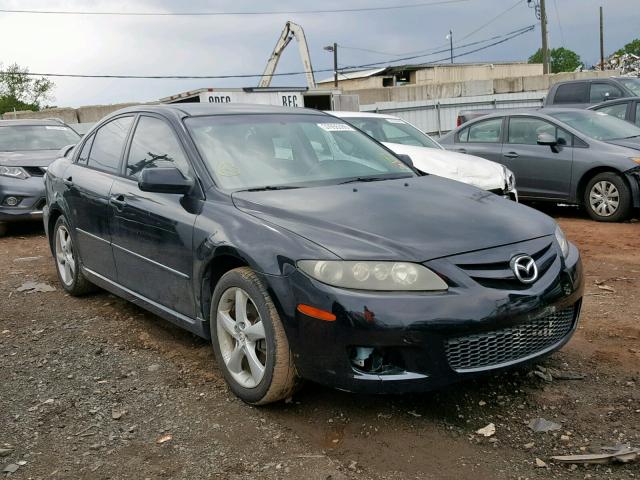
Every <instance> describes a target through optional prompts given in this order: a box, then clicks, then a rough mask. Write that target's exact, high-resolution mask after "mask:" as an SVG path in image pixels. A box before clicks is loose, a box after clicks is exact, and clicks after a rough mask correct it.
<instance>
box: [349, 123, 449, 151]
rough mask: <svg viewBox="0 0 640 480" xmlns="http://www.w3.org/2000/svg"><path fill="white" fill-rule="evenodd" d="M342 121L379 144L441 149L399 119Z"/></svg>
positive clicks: (424, 135) (433, 141) (434, 142)
mask: <svg viewBox="0 0 640 480" xmlns="http://www.w3.org/2000/svg"><path fill="white" fill-rule="evenodd" d="M344 120H345V121H346V122H349V123H350V124H351V125H355V126H356V127H358V128H359V129H360V130H362V131H363V132H365V133H366V134H367V135H371V136H372V137H373V138H375V139H376V140H378V141H379V142H387V143H400V144H402V145H414V146H416V147H427V148H442V147H441V146H440V145H438V143H437V142H436V141H435V140H432V139H431V138H430V137H429V136H427V135H426V134H424V133H422V132H421V131H420V130H418V129H417V128H416V127H414V126H413V125H409V124H408V123H407V122H405V121H404V120H400V119H399V118H384V117H347V118H345V119H344Z"/></svg>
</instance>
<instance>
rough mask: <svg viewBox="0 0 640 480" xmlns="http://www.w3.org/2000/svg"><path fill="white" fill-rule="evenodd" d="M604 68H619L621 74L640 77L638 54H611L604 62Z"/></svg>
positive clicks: (639, 57)
mask: <svg viewBox="0 0 640 480" xmlns="http://www.w3.org/2000/svg"><path fill="white" fill-rule="evenodd" d="M604 69H605V70H619V71H620V73H621V74H622V75H625V76H629V77H640V56H638V55H634V54H633V53H625V54H622V55H616V54H613V55H611V56H610V57H609V58H607V59H606V60H605V62H604Z"/></svg>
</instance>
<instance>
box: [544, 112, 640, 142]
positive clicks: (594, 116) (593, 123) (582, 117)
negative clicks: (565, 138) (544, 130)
mask: <svg viewBox="0 0 640 480" xmlns="http://www.w3.org/2000/svg"><path fill="white" fill-rule="evenodd" d="M550 116H552V117H554V118H556V119H558V120H560V121H561V122H564V123H566V124H567V125H569V126H570V127H573V128H575V129H576V130H578V131H579V132H581V133H584V134H585V135H587V136H588V137H591V138H595V139H596V140H604V141H606V140H620V139H623V138H633V137H638V136H640V128H638V127H636V126H635V125H633V124H631V123H628V122H625V121H624V120H620V119H619V118H616V117H613V116H611V115H607V114H606V113H602V112H593V111H590V110H583V111H566V112H554V113H551V114H550Z"/></svg>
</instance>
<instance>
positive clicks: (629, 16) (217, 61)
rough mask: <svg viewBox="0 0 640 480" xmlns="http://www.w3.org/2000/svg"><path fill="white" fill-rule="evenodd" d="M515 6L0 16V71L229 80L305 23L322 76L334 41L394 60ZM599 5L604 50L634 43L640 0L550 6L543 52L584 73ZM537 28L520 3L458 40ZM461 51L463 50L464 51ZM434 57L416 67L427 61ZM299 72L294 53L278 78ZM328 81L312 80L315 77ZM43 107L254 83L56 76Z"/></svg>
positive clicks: (349, 60) (195, 3) (247, 5)
mask: <svg viewBox="0 0 640 480" xmlns="http://www.w3.org/2000/svg"><path fill="white" fill-rule="evenodd" d="M420 1H423V2H424V1H425V0H386V1H384V0H322V1H314V2H310V1H295V0H271V1H264V0H262V1H258V0H245V1H242V0H241V1H230V0H219V1H213V0H211V1H204V0H192V1H189V2H178V1H175V0H174V1H170V0H130V1H116V0H94V1H89V0H72V1H69V0H47V1H44V0H10V1H7V0H0V8H7V9H10V8H19V9H48V10H53V9H56V10H91V11H119V12H127V11H130V12H131V11H158V12H180V11H182V12H184V11H207V10H208V11H236V12H237V11H255V10H261V11H264V10H272V11H273V10H287V9H288V10H301V9H318V8H321V9H330V8H352V7H353V8H357V7H371V6H389V5H392V4H394V3H396V4H410V3H420ZM513 4H515V0H467V1H464V2H461V3H452V4H449V5H440V6H430V7H421V8H411V9H403V10H389V11H382V12H380V11H378V12H359V13H338V14H295V15H263V16H221V17H128V16H117V17H113V16H66V15H65V16H62V15H25V14H10V13H0V32H1V33H0V35H1V36H2V42H1V43H2V56H1V57H0V60H1V61H2V62H3V63H4V64H9V63H13V62H17V63H18V64H20V65H21V66H25V67H28V68H29V69H30V70H31V71H32V72H43V73H44V72H46V73H81V74H134V75H189V74H191V75H232V74H254V73H262V71H263V69H264V67H265V63H266V60H267V58H268V56H269V55H270V53H271V50H272V49H273V46H274V44H275V42H276V39H277V37H278V36H279V35H280V32H281V30H282V28H283V26H284V23H285V22H286V21H287V20H293V21H295V22H297V23H299V24H301V25H302V26H303V27H304V30H305V33H306V36H307V40H308V42H309V49H310V51H311V59H312V62H313V66H314V69H317V70H321V69H330V68H331V66H332V61H333V60H332V56H331V53H329V52H326V51H324V50H323V49H322V47H323V46H324V45H327V44H330V43H333V42H337V43H338V44H339V45H344V46H345V47H356V48H364V49H370V50H376V51H381V52H388V53H398V54H402V53H405V52H415V51H423V50H428V49H432V48H435V47H440V46H443V44H444V45H446V44H447V42H448V41H447V40H446V39H445V36H446V34H447V33H448V31H449V29H450V28H451V29H452V30H453V32H454V40H456V39H461V38H463V37H465V36H466V35H468V34H469V33H471V32H473V31H474V30H475V29H476V28H478V27H479V26H480V25H482V24H484V23H485V22H487V21H489V20H490V19H491V18H493V17H495V16H496V15H497V14H499V13H500V12H502V11H504V10H506V9H508V8H509V7H510V6H511V5H513ZM600 5H603V6H604V9H605V51H606V53H610V52H612V51H614V50H616V49H618V48H620V47H621V46H623V45H624V44H625V43H628V42H629V41H631V40H632V39H633V38H634V37H638V36H640V34H639V30H638V25H640V0H547V10H548V18H549V30H550V44H551V46H552V47H558V46H565V47H567V48H570V49H572V50H575V51H576V52H577V53H578V54H579V55H580V56H581V57H582V59H583V61H584V62H585V63H587V64H589V65H591V64H593V63H596V62H598V60H599V59H598V57H599V41H598V7H599V6H600ZM534 23H536V19H535V16H534V12H533V10H532V9H530V8H527V5H526V1H524V0H523V3H522V4H520V5H518V6H517V7H515V8H514V9H512V10H511V11H510V12H508V13H507V14H505V15H504V16H502V17H501V18H500V19H499V20H497V21H495V22H494V23H492V24H491V25H489V26H487V27H486V28H484V29H482V30H480V31H479V32H477V33H475V34H474V35H473V36H471V37H469V38H468V39H466V40H464V42H463V43H468V42H473V41H477V40H483V39H486V38H489V37H492V36H494V35H499V34H503V33H507V32H509V31H512V30H515V29H517V28H520V27H524V26H527V25H530V24H534ZM539 45H540V30H539V28H536V30H535V31H533V32H530V33H527V34H525V35H523V36H520V37H518V38H516V39H514V40H512V41H509V42H507V43H504V44H502V45H498V46H495V47H493V48H490V49H487V50H484V51H482V52H478V53H475V54H472V55H469V56H466V57H462V58H459V59H457V60H456V61H457V62H470V61H480V62H485V61H486V62H491V61H501V60H503V61H504V60H523V59H526V58H527V57H528V56H529V55H531V54H532V53H533V52H534V51H535V50H536V49H537V48H538V47H539ZM463 50H464V49H461V51H463ZM339 53H340V57H339V63H340V64H341V65H358V64H362V63H370V62H379V61H386V60H391V59H392V58H393V57H391V56H389V55H382V54H377V53H370V52H364V51H360V50H350V49H347V48H344V49H339ZM443 56H446V54H444V55H443V54H438V55H435V56H431V57H424V58H421V59H417V60H415V62H420V61H423V62H427V61H433V60H437V59H440V58H442V57H443ZM301 69H302V66H301V63H300V59H299V57H298V52H297V49H296V48H295V45H293V44H292V45H291V46H290V47H289V49H288V50H287V51H286V52H285V54H284V55H283V58H282V60H281V62H280V65H279V67H278V70H277V72H292V71H294V72H295V71H300V70H301ZM330 75H331V73H317V74H316V78H317V79H322V78H326V77H327V76H330ZM54 81H55V83H56V87H55V90H54V97H55V98H54V100H53V102H52V103H54V104H56V105H58V106H80V105H90V104H103V103H119V102H126V101H149V100H157V99H158V98H161V97H164V96H169V95H172V94H175V93H178V92H181V91H185V90H191V89H196V88H199V87H241V86H255V85H257V82H258V79H257V78H256V79H226V80H106V79H63V78H57V79H54ZM273 85H299V86H304V85H305V79H304V76H298V77H280V78H275V79H274V81H273Z"/></svg>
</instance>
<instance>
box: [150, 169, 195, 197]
mask: <svg viewBox="0 0 640 480" xmlns="http://www.w3.org/2000/svg"><path fill="white" fill-rule="evenodd" d="M193 185H194V181H193V180H191V179H189V178H186V177H185V176H184V175H183V174H182V172H181V171H180V170H178V169H177V168H176V167H154V168H145V169H144V170H142V172H140V178H139V179H138V188H140V190H142V191H143V192H156V193H176V194H181V195H186V194H187V193H189V192H191V190H192V189H193Z"/></svg>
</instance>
